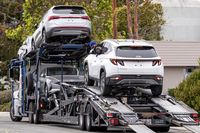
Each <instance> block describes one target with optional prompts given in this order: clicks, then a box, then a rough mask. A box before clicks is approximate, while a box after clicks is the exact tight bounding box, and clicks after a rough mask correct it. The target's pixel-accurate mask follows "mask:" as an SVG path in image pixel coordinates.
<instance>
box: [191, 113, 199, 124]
mask: <svg viewBox="0 0 200 133" xmlns="http://www.w3.org/2000/svg"><path fill="white" fill-rule="evenodd" d="M191 117H192V118H193V119H194V121H195V123H199V122H200V120H199V114H197V113H194V114H192V115H191Z"/></svg>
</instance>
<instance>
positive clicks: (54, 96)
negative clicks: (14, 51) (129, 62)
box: [9, 43, 200, 133]
mask: <svg viewBox="0 0 200 133" xmlns="http://www.w3.org/2000/svg"><path fill="white" fill-rule="evenodd" d="M87 51H88V47H87V46H85V45H84V44H57V43H52V44H43V45H42V47H41V48H38V49H37V50H35V51H32V52H30V53H29V54H27V55H25V56H24V57H23V58H16V59H13V60H11V61H10V65H9V73H10V74H9V75H10V81H11V83H12V84H11V86H12V104H11V110H10V118H11V119H12V120H13V121H21V120H22V118H23V117H28V118H29V122H30V123H35V124H39V123H42V122H54V123H55V122H56V123H64V124H74V125H78V126H79V127H80V129H81V130H87V131H93V130H98V131H100V130H101V131H106V130H107V128H109V127H116V128H123V129H131V130H133V131H135V132H137V133H154V132H157V131H159V132H168V131H169V129H170V127H171V126H179V127H185V128H187V129H188V130H190V131H192V132H194V133H199V132H200V127H199V119H198V113H197V112H196V111H195V110H193V109H192V108H190V107H188V106H187V105H186V104H184V103H183V102H180V101H176V100H175V99H174V98H173V97H171V96H168V95H160V96H156V97H155V96H153V95H152V94H151V92H150V91H148V90H143V89H142V88H135V89H129V88H127V89H124V91H122V92H120V93H117V94H115V95H112V96H102V95H99V94H100V92H99V89H98V86H85V85H84V81H83V82H82V83H81V81H80V83H78V82H76V80H75V79H74V80H73V81H72V82H67V81H65V80H64V77H65V76H66V75H65V73H64V69H63V68H64V67H65V65H70V66H75V68H77V69H78V70H79V71H80V72H79V74H78V75H77V76H80V77H81V70H82V65H81V62H82V60H83V58H84V57H85V56H86V55H87V54H88V52H87ZM44 64H54V65H55V64H56V66H59V68H60V70H59V72H60V73H59V74H58V75H60V78H59V79H60V80H58V79H57V80H58V82H54V83H52V82H51V81H50V82H49V83H48V85H50V87H49V88H47V89H44V88H46V87H43V88H42V87H41V86H42V81H41V79H42V78H43V79H45V78H46V77H45V76H44V74H43V73H42V70H43V69H42V68H43V67H44ZM49 67H51V65H49ZM46 68H47V69H48V65H47V67H46ZM15 74H18V75H19V76H18V77H19V78H18V80H19V85H18V86H17V87H16V82H15V79H16V78H14V77H15ZM49 75H51V74H49ZM46 76H48V74H47V75H46ZM41 77H42V78H41ZM80 79H81V78H80ZM80 79H79V80H80Z"/></svg>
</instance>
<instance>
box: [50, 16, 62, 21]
mask: <svg viewBox="0 0 200 133" xmlns="http://www.w3.org/2000/svg"><path fill="white" fill-rule="evenodd" d="M59 18H60V17H59V16H49V18H48V21H50V20H53V19H59Z"/></svg>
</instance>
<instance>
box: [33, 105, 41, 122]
mask: <svg viewBox="0 0 200 133" xmlns="http://www.w3.org/2000/svg"><path fill="white" fill-rule="evenodd" d="M33 122H34V124H40V111H39V110H37V109H36V105H35V104H34V112H33Z"/></svg>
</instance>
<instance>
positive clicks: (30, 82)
mask: <svg viewBox="0 0 200 133" xmlns="http://www.w3.org/2000/svg"><path fill="white" fill-rule="evenodd" d="M33 82H34V81H33V74H32V73H31V72H28V73H27V75H26V84H27V85H26V86H27V94H32V93H33V92H34V91H35V89H34V83H33Z"/></svg>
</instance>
